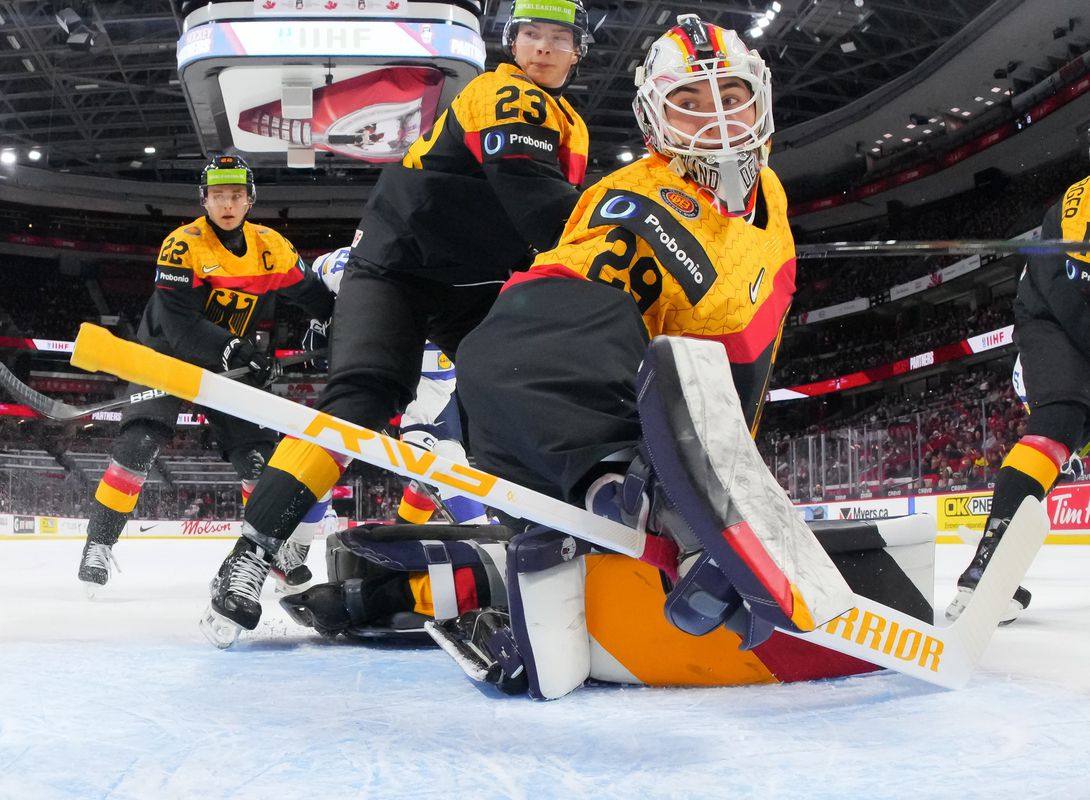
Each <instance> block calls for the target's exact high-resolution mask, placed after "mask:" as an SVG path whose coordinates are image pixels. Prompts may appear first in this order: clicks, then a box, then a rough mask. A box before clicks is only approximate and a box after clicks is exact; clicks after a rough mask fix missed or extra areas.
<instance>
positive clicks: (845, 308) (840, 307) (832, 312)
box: [797, 297, 870, 325]
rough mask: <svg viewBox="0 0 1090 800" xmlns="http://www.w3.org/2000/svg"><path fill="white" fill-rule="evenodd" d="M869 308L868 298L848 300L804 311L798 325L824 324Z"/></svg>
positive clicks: (800, 315)
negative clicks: (829, 320)
mask: <svg viewBox="0 0 1090 800" xmlns="http://www.w3.org/2000/svg"><path fill="white" fill-rule="evenodd" d="M868 308H870V300H868V299H867V298H866V297H857V298H855V299H854V300H846V301H845V302H843V303H837V304H836V305H835V306H826V307H825V308H816V309H814V310H813V311H803V312H802V313H801V314H799V318H798V322H797V324H798V325H809V324H810V323H811V322H823V321H825V320H827V319H836V318H837V317H845V316H847V315H848V314H858V313H859V312H860V311H866V310H867V309H868Z"/></svg>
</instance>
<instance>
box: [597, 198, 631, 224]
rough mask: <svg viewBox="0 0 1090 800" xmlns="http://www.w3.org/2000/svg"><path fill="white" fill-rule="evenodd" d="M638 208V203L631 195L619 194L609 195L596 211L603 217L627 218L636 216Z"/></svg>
mask: <svg viewBox="0 0 1090 800" xmlns="http://www.w3.org/2000/svg"><path fill="white" fill-rule="evenodd" d="M639 210H640V206H639V203H637V202H636V201H635V200H633V199H632V198H631V197H625V196H624V195H621V196H614V197H611V198H609V200H607V201H606V202H604V203H602V205H600V206H599V207H598V209H597V212H596V213H598V214H601V215H602V218H603V219H628V218H629V217H634V216H636V213H637V212H638V211H639Z"/></svg>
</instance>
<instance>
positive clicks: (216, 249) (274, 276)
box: [79, 155, 333, 595]
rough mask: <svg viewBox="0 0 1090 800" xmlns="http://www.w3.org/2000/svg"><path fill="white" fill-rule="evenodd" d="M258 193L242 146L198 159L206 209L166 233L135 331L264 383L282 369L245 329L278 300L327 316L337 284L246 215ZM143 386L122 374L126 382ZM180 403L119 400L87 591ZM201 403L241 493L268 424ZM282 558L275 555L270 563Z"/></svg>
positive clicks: (105, 570) (263, 453)
mask: <svg viewBox="0 0 1090 800" xmlns="http://www.w3.org/2000/svg"><path fill="white" fill-rule="evenodd" d="M255 196H256V190H255V187H254V178H253V173H252V172H251V171H250V168H249V167H248V166H247V165H246V163H245V161H243V160H242V159H241V158H240V157H238V156H230V155H225V156H216V157H214V158H213V159H212V160H211V161H210V162H209V163H208V164H207V165H206V166H205V168H204V171H203V172H202V173H201V185H200V200H201V205H202V206H204V208H205V211H206V213H205V215H204V216H202V217H199V218H198V219H195V220H193V222H190V223H189V224H187V225H183V226H182V227H180V228H178V229H176V230H174V231H172V232H171V233H170V235H169V236H167V237H166V239H165V240H164V241H163V244H162V247H161V248H160V251H159V255H158V258H157V259H156V266H155V290H154V292H153V293H152V296H151V299H150V300H149V301H148V304H147V306H146V307H145V309H144V315H143V317H142V319H141V321H140V328H139V330H138V331H137V340H138V341H139V342H140V343H141V344H145V345H148V346H150V347H153V348H155V349H156V350H158V351H159V352H162V353H166V354H168V355H172V356H176V357H178V358H182V359H185V360H187V361H190V362H192V363H195V364H198V365H200V366H202V367H206V368H209V369H214V370H216V371H219V370H227V369H233V368H236V367H248V368H249V370H250V372H251V374H252V376H251V378H250V382H253V383H257V384H259V385H267V384H268V383H271V382H272V380H274V379H275V378H276V376H277V374H278V369H279V368H278V365H277V363H276V361H275V359H273V358H272V357H271V356H269V355H266V354H264V353H262V352H260V351H259V350H258V349H257V347H256V346H255V344H254V341H253V335H254V332H255V331H256V330H257V328H258V325H260V324H261V323H262V322H265V321H267V320H268V319H269V318H270V316H271V314H272V311H273V304H274V302H275V299H276V298H280V299H283V300H286V301H288V302H289V303H291V304H293V305H297V306H300V307H301V308H303V309H304V310H306V311H307V312H309V313H310V314H311V315H312V316H315V317H319V318H321V319H328V317H329V316H330V314H331V313H332V311H333V295H332V293H331V292H330V291H329V290H328V289H326V288H325V286H324V284H323V283H322V281H321V279H320V278H318V277H317V276H316V275H314V274H312V273H311V272H310V271H309V270H307V269H306V265H305V264H304V263H303V261H302V259H300V257H299V254H298V253H297V252H296V250H295V247H293V246H292V244H291V242H289V241H288V240H287V239H285V238H284V237H283V236H281V235H280V234H279V233H277V232H276V231H274V230H272V229H271V228H268V227H265V226H264V225H255V224H254V223H252V222H248V221H246V215H247V214H248V213H249V210H250V208H251V206H252V205H253V202H254V198H255ZM143 389H144V387H142V386H134V385H130V386H129V388H128V390H127V392H128V394H130V395H131V394H135V393H137V392H140V391H142V390H143ZM180 406H181V401H180V400H178V399H177V398H174V397H169V396H163V397H156V398H154V399H150V400H145V401H143V402H141V403H137V404H133V405H130V406H127V407H126V409H125V411H124V412H123V413H122V418H121V434H120V436H119V437H118V439H117V441H116V442H115V444H114V446H113V448H112V452H111V461H110V465H109V466H108V467H107V469H106V472H105V473H104V474H103V476H102V479H101V480H100V482H99V484H98V488H97V489H96V491H95V503H94V507H93V509H92V511H91V518H90V522H89V524H88V528H87V542H86V544H85V546H84V549H83V555H82V558H81V560H80V568H79V577H80V580H81V581H83V582H84V584H85V585H86V587H87V589H88V593H89V594H92V595H93V593H94V592H95V591H96V590H97V588H98V587H100V586H102V585H104V584H105V583H106V582H107V580H108V579H109V576H110V569H111V565H112V563H113V546H114V544H116V543H117V540H118V537H119V536H120V535H121V532H122V530H123V529H124V526H125V523H126V521H127V520H128V519H129V518H130V517H131V516H132V512H133V509H135V507H136V503H137V500H138V499H139V496H140V491H141V488H142V487H143V484H144V481H145V479H146V478H147V475H148V470H149V469H150V467H151V463H152V461H154V459H155V457H156V455H157V454H158V452H159V449H160V448H161V447H162V446H163V444H164V443H165V442H166V441H167V440H169V439H170V437H171V436H172V435H173V431H174V427H175V424H176V420H177V416H178V410H179V408H180ZM202 413H203V414H204V415H205V416H206V417H207V419H208V420H209V422H210V424H211V426H212V429H213V431H214V433H215V436H216V439H217V441H218V442H219V444H220V447H221V449H222V451H223V454H224V457H225V458H226V459H227V460H229V461H230V462H231V463H232V464H233V465H234V467H235V469H236V471H237V472H238V474H239V478H240V479H241V481H242V491H243V499H244V500H245V498H246V497H247V496H248V495H249V492H250V490H251V489H252V487H253V483H254V481H256V479H257V476H258V475H259V474H260V473H261V470H262V468H263V467H264V465H265V462H266V461H267V460H268V458H269V456H270V455H271V454H272V451H273V447H274V446H275V444H276V434H275V433H274V432H273V431H270V430H267V429H265V428H261V427H259V426H257V425H254V424H252V423H250V422H246V421H244V420H239V419H235V418H233V417H230V416H228V415H225V414H222V413H220V412H217V411H213V410H210V409H204V410H203V411H202ZM296 555H298V554H293V561H294V559H295V556H296ZM284 556H285V557H287V556H288V553H287V552H285V554H284ZM299 564H300V565H301V564H302V562H301V561H300V562H299ZM284 566H287V564H286V562H283V561H282V563H281V564H280V565H279V566H278V572H279V571H280V567H284ZM288 569H289V570H290V569H291V567H290V566H289V567H288Z"/></svg>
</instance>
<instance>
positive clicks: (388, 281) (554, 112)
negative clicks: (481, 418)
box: [202, 0, 591, 646]
mask: <svg viewBox="0 0 1090 800" xmlns="http://www.w3.org/2000/svg"><path fill="white" fill-rule="evenodd" d="M590 38H591V37H590V32H589V26H588V22H587V13H586V11H585V9H584V8H583V5H582V3H581V2H580V1H579V0H514V2H513V3H512V7H511V18H510V20H509V21H508V23H507V25H506V27H505V28H504V34H503V43H504V49H505V51H506V53H507V54H508V56H509V57H510V59H511V62H512V63H507V64H501V65H500V66H499V67H498V68H497V69H496V70H495V71H493V72H490V73H486V74H484V75H481V76H478V77H477V78H475V79H474V80H473V81H471V82H470V83H469V84H468V85H467V86H466V88H465V89H463V90H462V91H461V92H460V93H459V94H458V96H457V97H455V98H454V100H453V101H452V103H451V106H450V108H449V109H447V110H446V111H445V112H444V113H443V114H442V115H441V116H440V118H439V119H438V120H437V121H436V123H435V126H434V127H433V128H432V130H431V131H429V132H428V133H427V134H425V135H424V136H422V137H421V138H420V139H418V140H417V141H416V142H414V143H413V145H412V146H411V147H410V148H409V152H408V153H407V154H406V156H405V159H404V161H403V163H402V164H400V165H393V166H391V167H388V168H386V169H385V170H384V171H383V173H382V175H381V176H380V178H379V181H378V183H377V185H376V186H375V187H374V189H373V190H372V192H371V194H370V197H369V200H368V203H367V206H366V208H365V209H364V213H363V218H362V219H361V221H360V225H359V229H358V231H357V232H356V237H355V240H354V241H353V243H352V255H351V257H350V259H349V261H348V264H347V266H346V267H345V272H344V279H343V281H342V283H341V289H340V294H339V296H338V299H337V304H336V311H335V315H334V323H335V324H334V325H333V331H332V337H331V354H330V369H329V382H328V384H327V385H326V387H325V389H324V390H323V392H322V394H321V396H320V397H319V400H318V407H319V408H320V409H321V410H322V411H325V412H327V413H330V414H333V415H335V416H338V417H340V418H343V419H346V420H349V421H351V422H355V423H357V424H360V425H364V426H366V427H370V428H382V427H383V426H385V425H386V423H387V421H388V420H389V419H390V418H391V417H393V416H395V415H396V414H398V413H400V412H401V411H402V410H403V409H404V408H405V406H406V405H407V404H408V403H409V401H411V400H412V398H413V391H414V389H415V387H416V385H417V383H418V380H419V377H420V364H421V356H422V353H423V348H424V343H425V341H426V340H431V341H432V342H433V343H435V344H436V345H438V346H439V347H440V348H441V350H442V351H443V352H444V353H445V354H446V355H447V356H448V357H449V358H451V359H452V360H454V361H457V351H458V348H459V345H460V343H461V340H462V338H463V337H464V336H465V335H466V333H468V332H469V331H470V330H472V329H473V327H474V326H475V325H476V324H477V323H478V322H479V321H480V320H481V319H482V318H483V317H484V315H485V314H486V313H487V311H488V309H489V308H490V307H491V305H492V303H493V302H494V300H495V298H496V295H497V293H498V292H499V289H500V287H501V286H502V285H503V283H504V281H506V280H507V278H508V277H509V276H510V274H511V273H512V272H513V271H514V270H517V269H521V268H524V267H525V266H526V265H528V263H529V261H530V259H531V257H532V254H533V252H534V251H535V250H544V249H547V248H549V247H551V246H552V245H553V244H555V242H556V239H557V237H558V236H559V234H560V232H561V230H562V229H563V226H564V222H565V221H566V220H567V218H568V215H569V214H570V212H571V210H572V208H573V207H574V206H575V203H576V201H577V200H578V197H579V193H578V189H577V187H578V186H579V184H581V183H582V180H583V175H584V171H585V169H586V161H587V129H586V125H585V124H584V122H583V120H582V119H581V118H580V117H579V114H578V113H577V112H576V111H575V109H574V108H572V106H571V105H570V104H569V103H568V101H567V100H566V99H564V97H563V95H562V92H563V90H564V88H565V87H566V86H567V85H568V82H569V81H570V78H571V75H572V74H573V70H574V69H575V66H576V64H577V63H578V62H579V60H580V59H581V58H582V56H583V55H584V54H585V53H586V50H587V46H588V44H589V42H590ZM345 466H346V462H345V460H344V459H342V458H341V457H339V456H337V457H335V456H333V455H331V454H330V453H328V452H327V451H325V450H323V449H322V448H320V447H317V446H315V445H311V444H308V443H305V442H302V441H300V440H295V439H285V440H284V442H282V443H281V445H280V446H279V447H278V448H277V451H276V453H275V454H274V455H273V457H272V459H271V460H270V462H269V466H268V468H267V469H266V471H265V473H264V475H263V476H262V479H261V481H260V482H259V483H258V485H257V487H256V488H255V490H254V494H253V497H252V499H251V502H250V504H249V505H248V506H247V510H246V524H245V525H244V527H243V537H242V538H241V539H240V540H239V541H238V543H237V545H236V547H235V549H234V550H233V551H232V552H231V554H230V555H229V556H228V558H227V559H226V560H225V561H224V563H223V565H222V566H221V569H220V573H219V576H218V577H217V579H216V580H215V581H214V582H213V592H212V599H211V604H210V607H209V611H208V613H207V614H206V615H205V617H204V619H203V620H202V630H203V631H204V632H205V634H206V635H207V636H208V638H209V639H210V640H211V641H213V642H214V643H215V644H217V645H219V646H229V645H230V643H231V642H232V641H234V637H235V636H236V635H237V633H238V630H239V629H240V628H247V629H250V630H252V629H253V628H254V627H255V626H256V625H257V622H258V620H259V618H260V613H261V607H260V602H259V592H260V587H261V584H262V582H263V581H264V578H265V576H266V575H267V573H268V569H269V565H270V564H271V563H272V560H273V557H274V554H275V553H276V552H277V551H278V550H279V548H280V543H281V542H283V541H284V540H285V539H286V538H287V537H288V536H289V535H290V534H291V531H292V529H293V528H294V526H295V524H296V522H297V521H298V520H299V519H301V518H302V517H303V516H304V515H305V514H306V513H307V510H308V509H309V508H310V507H311V506H312V505H313V504H314V503H315V501H316V500H317V499H318V498H320V497H322V495H323V494H324V493H325V492H326V491H327V490H328V489H329V488H330V487H331V486H332V485H333V484H334V483H335V482H336V481H337V479H338V477H339V476H340V474H341V473H342V472H343V470H344V468H345ZM243 578H245V580H243Z"/></svg>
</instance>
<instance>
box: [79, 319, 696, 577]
mask: <svg viewBox="0 0 1090 800" xmlns="http://www.w3.org/2000/svg"><path fill="white" fill-rule="evenodd" d="M72 364H73V365H74V366H76V367H79V368H80V369H85V370H88V371H90V372H96V371H101V372H109V373H111V374H113V375H117V376H118V377H120V378H124V379H125V380H128V381H132V382H134V383H140V384H142V385H144V386H150V387H152V388H153V389H161V390H162V391H164V392H167V393H168V394H172V395H174V396H176V397H181V398H182V399H184V400H189V401H191V402H193V403H197V404H199V405H202V406H207V407H209V408H214V409H216V410H217V411H222V412H224V413H226V414H231V415H232V416H236V417H240V418H242V419H247V420H250V421H251V422H254V423H256V424H258V425H263V426H264V427H266V428H271V429H273V430H277V431H280V432H281V433H285V434H288V435H290V436H294V437H296V438H297V439H302V440H304V441H307V442H311V443H312V444H316V445H319V446H321V447H324V448H325V449H327V450H329V451H331V452H335V453H340V454H342V455H346V456H349V457H351V458H355V459H359V460H361V461H366V462H367V463H368V464H373V465H374V466H376V467H381V468H382V469H387V470H390V471H391V472H395V473H397V474H398V475H401V476H404V477H406V478H415V479H417V480H420V481H423V482H424V483H427V484H429V485H432V486H443V487H446V488H448V489H450V490H451V491H453V492H455V493H457V494H461V495H464V496H465V497H469V498H471V499H473V500H478V501H480V502H482V503H484V504H485V505H489V506H492V507H493V508H498V509H500V510H502V511H506V512H507V513H509V514H511V515H513V516H516V517H525V518H526V519H532V520H534V521H535V522H538V523H540V524H542V525H545V526H547V527H549V528H553V529H555V530H558V531H562V532H564V533H569V534H571V535H573V536H576V537H578V538H580V539H583V540H585V541H588V542H590V543H591V544H595V545H598V546H599V547H603V548H606V549H607V550H612V551H614V552H616V553H621V554H622V555H626V556H632V557H633V558H638V559H641V560H643V561H646V562H647V563H649V564H652V565H653V566H656V567H658V568H660V569H663V570H664V571H666V572H668V573H673V574H674V575H675V576H676V574H677V558H676V556H677V547H676V546H675V545H674V544H673V542H670V541H669V540H667V539H664V538H660V537H657V536H647V535H646V534H644V533H642V532H640V531H637V530H634V529H632V528H629V527H628V526H626V525H622V524H621V523H619V522H614V521H612V520H609V519H606V518H605V517H598V516H595V515H594V514H592V513H590V512H589V511H586V510H584V509H582V508H578V507H576V506H573V505H569V504H568V503H565V502H563V501H562V500H557V499H555V498H552V497H549V496H548V495H545V494H542V493H541V492H535V491H533V490H532V489H527V488H526V487H524V486H520V485H519V484H517V483H512V482H510V481H506V480H503V479H502V478H498V477H496V476H495V475H489V474H488V473H487V472H482V471H481V470H478V469H474V468H473V467H470V466H468V465H466V464H459V463H457V462H454V461H451V460H450V459H447V458H443V457H442V456H440V455H436V454H435V453H430V452H428V451H427V450H423V449H421V448H418V447H414V446H413V445H411V444H408V443H407V442H402V441H398V440H397V439H392V438H390V437H389V436H384V435H383V434H381V433H377V432H376V431H372V430H369V429H367V428H363V427H361V426H359V425H354V424H352V423H351V422H346V421H345V420H342V419H338V418H336V417H332V416H330V415H329V414H325V413H323V412H321V411H315V410H314V409H312V408H308V407H307V406H304V405H302V404H300V403H294V402H292V401H291V400H288V399H287V398H284V397H277V396H276V395H273V394H269V393H268V392H264V391H262V390H260V389H257V388H254V387H252V386H247V385H245V384H240V383H237V382H235V381H231V380H227V379H226V378H223V377H222V376H220V375H216V374H215V373H212V372H209V371H208V370H204V369H201V368H200V367H198V366H195V365H193V364H189V363H187V362H185V361H180V360H179V359H176V358H172V357H170V356H167V355H163V354H162V353H158V352H156V351H155V350H152V349H151V348H149V347H145V346H143V345H141V344H137V343H136V342H129V341H125V340H123V339H118V338H117V337H116V336H114V335H113V334H111V333H110V332H109V331H108V330H106V329H105V328H101V327H99V326H97V325H92V324H91V323H88V322H85V323H83V324H82V325H81V326H80V332H79V336H77V337H76V346H75V350H74V352H73V353H72Z"/></svg>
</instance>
